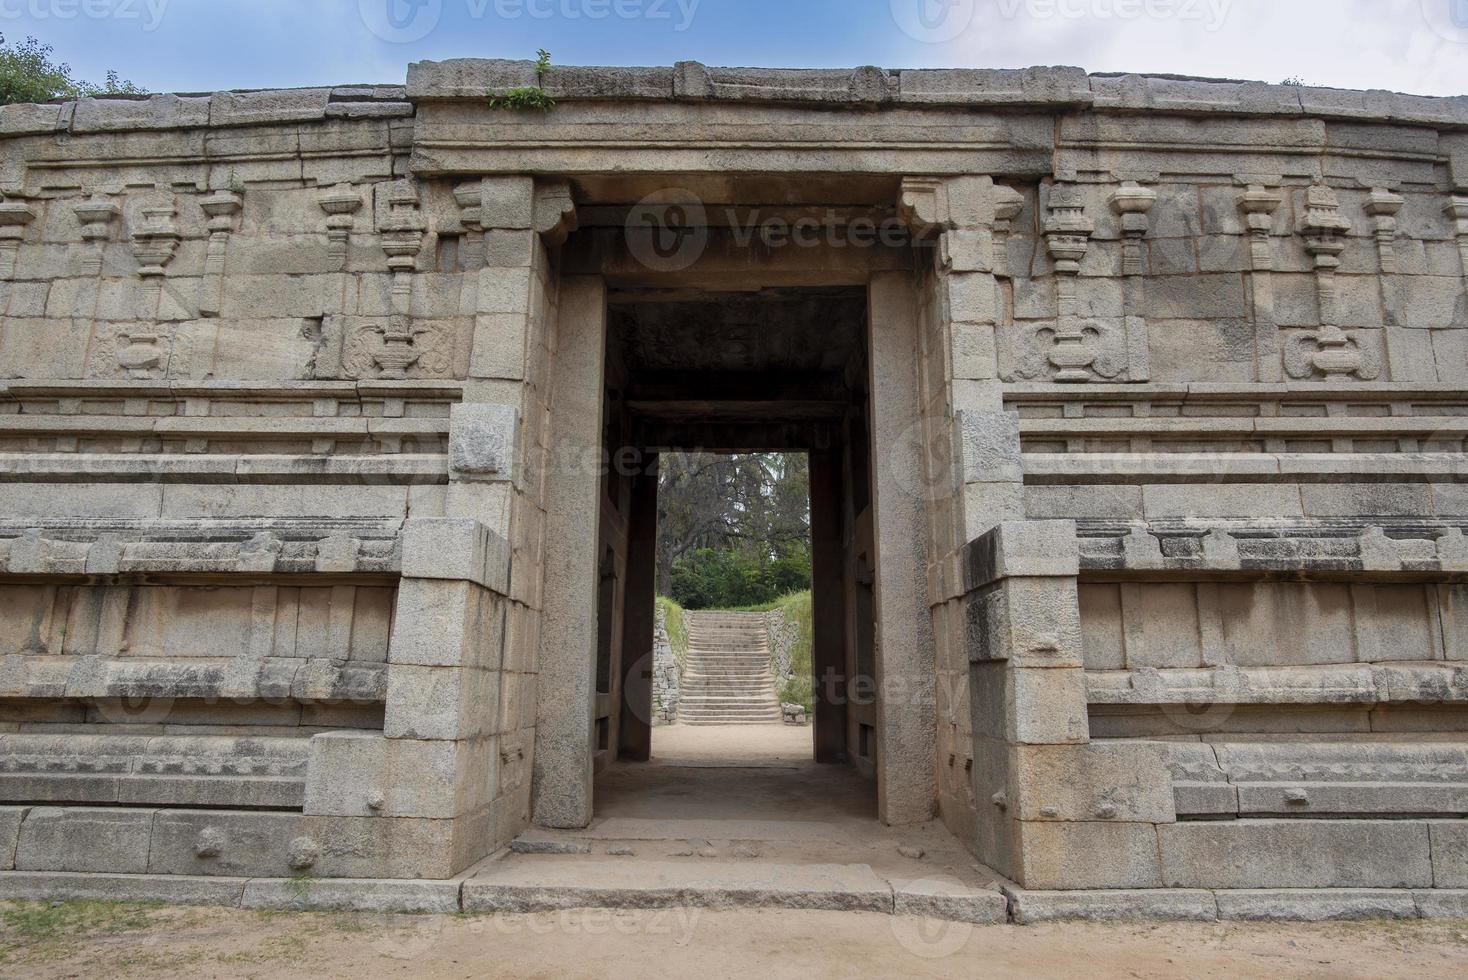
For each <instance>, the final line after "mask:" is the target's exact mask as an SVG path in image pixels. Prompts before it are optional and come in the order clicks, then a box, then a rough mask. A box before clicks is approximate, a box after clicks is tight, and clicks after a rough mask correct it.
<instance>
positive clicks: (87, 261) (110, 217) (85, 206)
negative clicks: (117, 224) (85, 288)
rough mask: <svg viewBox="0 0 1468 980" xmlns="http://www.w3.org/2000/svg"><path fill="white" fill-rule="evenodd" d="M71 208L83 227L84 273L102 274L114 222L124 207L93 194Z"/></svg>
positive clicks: (82, 270)
mask: <svg viewBox="0 0 1468 980" xmlns="http://www.w3.org/2000/svg"><path fill="white" fill-rule="evenodd" d="M71 210H72V212H73V213H74V214H75V215H76V220H77V222H78V223H79V224H80V225H81V229H82V242H83V243H84V244H83V249H84V250H83V252H82V259H81V272H82V275H85V276H100V275H101V274H102V260H103V258H104V257H105V255H106V250H107V242H108V241H109V240H110V239H111V238H112V223H113V222H114V221H116V220H117V218H118V216H119V215H120V214H122V209H121V208H119V207H118V206H117V204H116V203H115V202H113V201H109V200H108V199H107V198H105V197H102V196H101V195H99V194H93V195H92V196H91V197H89V198H87V199H86V200H84V201H79V202H77V203H76V204H74V205H72V208H71Z"/></svg>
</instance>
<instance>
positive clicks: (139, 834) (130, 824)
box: [15, 807, 153, 874]
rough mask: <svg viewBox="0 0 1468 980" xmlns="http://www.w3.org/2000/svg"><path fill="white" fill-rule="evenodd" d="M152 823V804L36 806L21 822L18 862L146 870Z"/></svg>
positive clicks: (30, 866)
mask: <svg viewBox="0 0 1468 980" xmlns="http://www.w3.org/2000/svg"><path fill="white" fill-rule="evenodd" d="M152 829H153V811H152V810H115V809H103V808H97V809H61V808H58V807H35V808H33V809H32V810H30V811H29V812H28V813H27V814H26V815H25V820H24V821H23V822H22V823H21V826H20V838H19V841H18V843H17V845H16V850H15V867H16V870H18V871H98V870H102V869H105V870H107V871H109V872H113V873H118V874H144V873H146V872H147V870H148V846H149V842H150V840H151V837H152Z"/></svg>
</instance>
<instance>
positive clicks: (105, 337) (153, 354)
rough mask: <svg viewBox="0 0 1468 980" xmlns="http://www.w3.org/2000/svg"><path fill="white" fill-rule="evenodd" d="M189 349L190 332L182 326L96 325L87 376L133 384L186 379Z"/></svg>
mask: <svg viewBox="0 0 1468 980" xmlns="http://www.w3.org/2000/svg"><path fill="white" fill-rule="evenodd" d="M191 347H192V344H191V335H190V332H189V331H188V329H187V328H186V327H183V326H164V325H161V324H149V323H139V324H99V325H98V327H97V329H96V334H95V336H94V338H93V341H92V350H91V355H90V359H89V363H88V369H87V376H88V377H91V378H127V379H130V380H133V381H141V380H147V379H149V378H162V377H166V376H169V375H170V374H172V376H174V377H183V376H187V375H188V373H189V363H188V362H189V356H190V354H191Z"/></svg>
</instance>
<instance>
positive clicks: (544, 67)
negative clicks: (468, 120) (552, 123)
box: [489, 48, 556, 112]
mask: <svg viewBox="0 0 1468 980" xmlns="http://www.w3.org/2000/svg"><path fill="white" fill-rule="evenodd" d="M536 55H537V57H536V59H535V84H534V85H525V86H522V87H520V88H512V89H510V90H509V91H508V92H506V93H505V94H504V95H495V94H494V93H493V92H490V93H489V107H490V108H491V109H513V110H516V111H520V112H528V111H531V110H534V109H539V110H540V111H541V112H550V111H551V110H552V109H554V108H555V107H556V100H555V99H553V98H551V97H550V96H549V95H546V94H545V74H546V72H548V71H550V66H551V62H550V59H551V56H550V52H549V51H547V50H546V49H545V48H541V49H540V50H539V51H537V52H536Z"/></svg>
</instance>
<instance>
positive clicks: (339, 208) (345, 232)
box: [317, 183, 362, 268]
mask: <svg viewBox="0 0 1468 980" xmlns="http://www.w3.org/2000/svg"><path fill="white" fill-rule="evenodd" d="M317 203H318V204H319V205H320V206H321V210H322V211H325V212H326V254H327V257H328V258H330V259H331V261H332V262H333V263H335V264H336V265H337V266H338V267H339V268H345V267H346V264H347V247H348V245H349V244H350V242H351V238H352V231H353V229H355V228H356V226H357V212H358V211H360V210H362V195H360V194H358V193H357V192H356V191H355V190H354V189H353V188H352V185H351V184H348V183H340V184H334V185H333V186H332V187H330V188H329V189H328V190H326V191H324V192H323V193H322V194H321V197H320V198H318V199H317Z"/></svg>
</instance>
